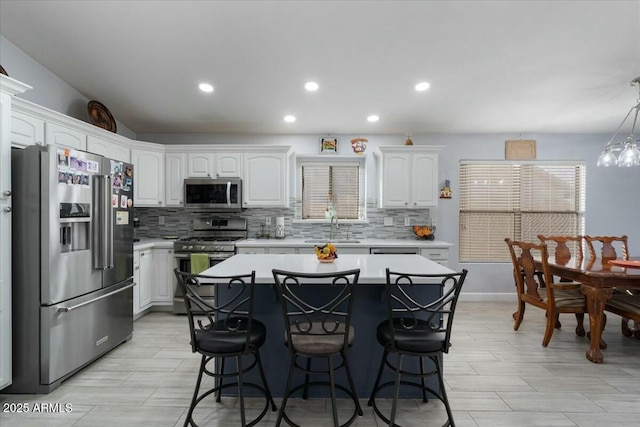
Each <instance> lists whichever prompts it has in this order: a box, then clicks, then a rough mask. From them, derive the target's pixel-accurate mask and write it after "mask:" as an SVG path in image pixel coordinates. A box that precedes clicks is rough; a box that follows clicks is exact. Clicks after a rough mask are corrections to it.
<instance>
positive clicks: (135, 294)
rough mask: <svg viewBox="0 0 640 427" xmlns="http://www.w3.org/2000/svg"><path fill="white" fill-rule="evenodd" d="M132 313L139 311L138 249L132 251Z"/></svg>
mask: <svg viewBox="0 0 640 427" xmlns="http://www.w3.org/2000/svg"><path fill="white" fill-rule="evenodd" d="M133 283H135V286H134V288H133V315H134V316H135V315H136V314H138V313H139V312H140V251H133Z"/></svg>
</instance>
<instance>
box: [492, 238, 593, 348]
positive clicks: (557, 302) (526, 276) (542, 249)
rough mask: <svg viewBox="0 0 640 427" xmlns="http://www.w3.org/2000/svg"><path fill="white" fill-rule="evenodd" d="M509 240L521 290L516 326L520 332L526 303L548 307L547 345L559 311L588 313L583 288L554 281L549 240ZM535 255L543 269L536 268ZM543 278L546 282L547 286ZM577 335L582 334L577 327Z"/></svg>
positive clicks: (544, 340) (546, 309) (508, 244)
mask: <svg viewBox="0 0 640 427" xmlns="http://www.w3.org/2000/svg"><path fill="white" fill-rule="evenodd" d="M505 242H506V243H507V246H508V247H509V253H510V254H511V261H512V262H513V270H514V277H515V279H516V289H517V293H518V311H517V316H516V319H515V323H514V325H513V329H514V330H516V331H517V330H518V328H520V324H521V323H522V319H523V318H524V311H525V307H526V304H531V305H533V306H535V307H538V308H541V309H543V310H545V311H546V315H547V326H546V329H545V333H544V337H543V339H542V346H543V347H546V346H547V345H548V344H549V341H551V336H552V335H553V330H554V329H555V327H556V321H557V317H558V315H559V314H561V313H574V314H575V313H582V314H584V313H586V312H587V307H586V304H585V298H584V295H582V294H581V293H580V289H579V288H578V287H577V286H575V285H574V284H564V283H559V282H558V283H556V282H554V281H553V279H552V277H551V273H550V272H549V263H548V257H549V254H548V251H547V245H546V243H540V244H536V243H528V242H518V241H514V240H511V239H509V238H506V239H505ZM534 258H536V259H539V260H540V263H541V265H542V268H541V269H540V270H537V269H536V266H535V263H534ZM542 281H544V285H543V283H542ZM582 332H584V330H583V331H582ZM576 334H577V335H580V331H579V328H577V327H576Z"/></svg>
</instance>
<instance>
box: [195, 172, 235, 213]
mask: <svg viewBox="0 0 640 427" xmlns="http://www.w3.org/2000/svg"><path fill="white" fill-rule="evenodd" d="M184 206H185V207H186V208H199V209H207V210H211V211H217V212H240V210H241V209H242V180H241V179H240V178H188V179H185V180H184Z"/></svg>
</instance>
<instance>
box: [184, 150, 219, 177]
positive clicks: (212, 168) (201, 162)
mask: <svg viewBox="0 0 640 427" xmlns="http://www.w3.org/2000/svg"><path fill="white" fill-rule="evenodd" d="M187 176H188V177H189V178H212V177H215V176H216V157H215V154H213V153H187Z"/></svg>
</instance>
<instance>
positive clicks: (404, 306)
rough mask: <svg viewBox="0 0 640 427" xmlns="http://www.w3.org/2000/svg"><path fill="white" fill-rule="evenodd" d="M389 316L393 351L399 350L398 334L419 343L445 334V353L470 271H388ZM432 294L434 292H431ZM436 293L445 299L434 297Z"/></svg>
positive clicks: (443, 349) (443, 348)
mask: <svg viewBox="0 0 640 427" xmlns="http://www.w3.org/2000/svg"><path fill="white" fill-rule="evenodd" d="M386 276H387V284H386V293H387V298H386V300H387V313H388V317H389V321H390V322H391V324H392V325H393V327H392V328H390V332H391V340H390V341H389V343H390V345H391V348H390V349H389V350H390V351H397V349H396V348H395V345H396V339H395V336H396V334H399V335H400V334H401V335H402V336H403V337H405V338H406V337H407V334H415V338H416V340H419V339H422V338H426V337H427V336H429V334H433V333H443V334H444V340H443V347H442V351H444V352H445V353H447V352H448V350H449V346H450V338H451V329H452V326H453V317H454V313H455V309H456V305H457V303H458V298H459V296H460V290H461V289H462V285H463V284H464V281H465V278H466V277H467V270H463V271H462V272H460V273H452V274H409V273H400V272H394V271H390V270H389V269H388V268H387V269H386ZM429 291H431V292H429ZM433 291H437V292H438V293H440V292H441V291H442V296H440V297H438V298H435V299H434V298H433Z"/></svg>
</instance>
